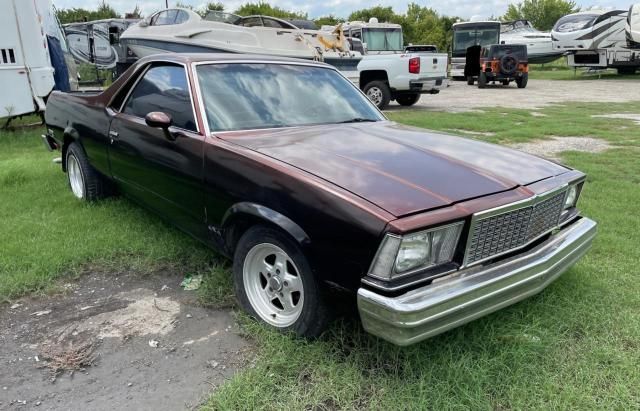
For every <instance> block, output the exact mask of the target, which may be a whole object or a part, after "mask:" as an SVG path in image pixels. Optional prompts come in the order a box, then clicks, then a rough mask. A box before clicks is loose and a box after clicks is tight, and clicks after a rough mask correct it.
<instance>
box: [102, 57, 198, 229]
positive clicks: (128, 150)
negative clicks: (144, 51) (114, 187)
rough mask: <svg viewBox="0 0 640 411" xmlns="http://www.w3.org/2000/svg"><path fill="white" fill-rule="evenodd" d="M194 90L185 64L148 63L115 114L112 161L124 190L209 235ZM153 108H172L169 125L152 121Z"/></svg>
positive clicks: (167, 111)
mask: <svg viewBox="0 0 640 411" xmlns="http://www.w3.org/2000/svg"><path fill="white" fill-rule="evenodd" d="M189 90H190V89H189V85H188V77H187V73H186V69H185V67H184V66H181V65H174V64H161V65H158V64H154V65H151V66H149V67H147V68H146V70H144V72H143V73H142V74H141V77H140V78H139V80H138V81H137V82H136V83H135V85H134V86H133V88H132V90H131V92H130V94H129V96H127V97H126V99H125V100H124V102H123V104H122V106H121V107H120V109H119V110H118V111H116V112H115V113H114V116H113V119H112V120H111V126H110V129H109V139H110V144H109V162H110V167H111V174H112V176H113V177H114V179H115V180H116V181H117V182H118V185H119V187H120V188H121V190H123V191H124V192H125V194H127V195H128V196H130V197H132V198H133V199H135V200H137V201H139V202H141V203H143V204H144V205H146V206H148V207H150V208H152V209H154V210H155V211H157V212H159V213H160V214H162V215H163V216H164V217H166V218H167V219H169V220H171V221H172V222H174V223H175V224H177V225H178V226H179V227H181V228H183V229H184V230H186V231H188V232H190V233H192V234H193V235H196V236H198V237H201V236H203V238H204V236H206V228H205V227H206V225H205V216H204V201H203V194H202V150H203V142H204V137H203V135H201V134H200V133H199V132H198V128H197V125H196V124H197V122H196V119H195V113H194V108H193V104H192V98H191V94H190V92H189ZM150 112H163V113H165V114H167V115H168V116H170V117H171V119H172V121H173V125H172V126H171V127H169V128H168V129H166V130H163V129H160V128H153V127H150V126H148V125H147V123H146V121H145V116H146V115H147V114H148V113H150Z"/></svg>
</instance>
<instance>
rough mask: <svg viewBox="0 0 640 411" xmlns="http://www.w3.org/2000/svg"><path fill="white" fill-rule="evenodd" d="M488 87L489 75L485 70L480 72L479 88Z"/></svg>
mask: <svg viewBox="0 0 640 411" xmlns="http://www.w3.org/2000/svg"><path fill="white" fill-rule="evenodd" d="M485 87H487V75H486V74H485V73H484V72H480V75H479V76H478V88H485Z"/></svg>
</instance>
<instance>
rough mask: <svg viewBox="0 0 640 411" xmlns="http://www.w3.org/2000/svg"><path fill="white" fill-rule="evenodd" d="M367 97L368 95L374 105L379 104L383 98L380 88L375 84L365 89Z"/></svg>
mask: <svg viewBox="0 0 640 411" xmlns="http://www.w3.org/2000/svg"><path fill="white" fill-rule="evenodd" d="M367 97H369V100H371V101H372V102H373V104H375V105H376V106H379V105H380V103H382V99H383V98H384V96H383V94H382V90H381V89H380V88H379V87H375V86H374V87H371V88H370V89H368V90H367Z"/></svg>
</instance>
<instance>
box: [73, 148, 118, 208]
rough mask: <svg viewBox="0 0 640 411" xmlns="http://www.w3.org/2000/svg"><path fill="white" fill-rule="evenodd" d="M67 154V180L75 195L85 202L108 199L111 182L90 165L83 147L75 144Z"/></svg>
mask: <svg viewBox="0 0 640 411" xmlns="http://www.w3.org/2000/svg"><path fill="white" fill-rule="evenodd" d="M66 153H67V156H66V162H65V164H66V167H67V179H68V180H69V187H70V188H71V192H72V193H73V195H74V196H75V197H76V198H78V199H79V200H84V201H96V200H100V199H102V198H104V197H107V196H108V194H109V193H110V189H109V188H110V186H109V182H108V181H107V180H106V179H105V178H104V176H102V175H101V174H100V173H98V172H97V171H96V170H95V169H94V168H93V166H91V164H89V159H88V158H87V155H86V154H85V152H84V150H83V148H82V146H81V145H80V144H78V143H76V142H73V143H71V144H70V145H69V147H68V148H67V152H66Z"/></svg>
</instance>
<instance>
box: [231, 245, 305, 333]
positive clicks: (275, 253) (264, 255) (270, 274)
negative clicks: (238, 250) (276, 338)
mask: <svg viewBox="0 0 640 411" xmlns="http://www.w3.org/2000/svg"><path fill="white" fill-rule="evenodd" d="M242 280H243V283H244V289H245V292H246V294H247V298H248V299H249V302H250V304H251V306H252V307H253V309H254V310H255V312H256V313H257V314H258V315H259V316H260V318H261V319H262V320H264V321H265V322H266V323H268V324H271V325H273V326H275V327H278V328H284V327H288V326H290V325H292V324H293V323H295V322H296V320H297V319H298V317H300V314H301V313H302V307H303V304H304V288H303V285H302V278H300V271H299V270H298V268H297V267H296V265H295V263H294V262H293V260H292V259H291V257H289V255H287V253H286V252H284V250H282V249H281V248H280V247H278V246H276V245H274V244H270V243H261V244H257V245H255V246H254V247H253V248H251V250H249V252H248V253H247V256H246V257H245V259H244V264H243V267H242Z"/></svg>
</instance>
